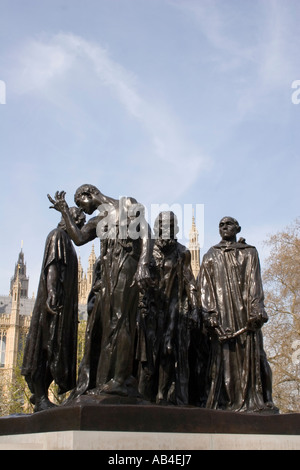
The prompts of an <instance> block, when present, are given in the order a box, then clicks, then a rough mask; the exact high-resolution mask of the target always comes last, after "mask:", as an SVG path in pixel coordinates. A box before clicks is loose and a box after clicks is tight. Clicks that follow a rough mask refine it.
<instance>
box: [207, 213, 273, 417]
mask: <svg viewBox="0 0 300 470" xmlns="http://www.w3.org/2000/svg"><path fill="white" fill-rule="evenodd" d="M240 230H241V227H240V226H239V223H238V222H237V221H236V220H235V219H234V218H232V217H224V218H223V219H222V220H221V221H220V223H219V232H220V235H221V241H220V243H218V244H217V245H215V246H213V247H212V248H210V249H209V251H208V252H207V253H206V254H205V255H204V257H203V260H202V264H201V270H200V276H199V284H198V289H199V295H200V297H201V308H202V314H203V318H204V324H205V327H206V329H207V331H208V334H209V336H210V340H211V341H210V357H209V364H208V377H207V384H206V385H207V393H208V398H207V404H206V407H207V408H213V409H214V408H221V409H225V410H234V411H250V412H262V411H272V412H277V411H278V410H277V408H276V407H275V406H274V404H273V401H272V374H271V369H270V366H269V364H268V361H267V358H266V354H265V351H264V349H263V337H262V331H261V328H262V326H263V324H264V323H265V322H266V321H268V316H267V313H266V311H265V306H264V292H263V286H262V280H261V273H260V263H259V258H258V253H257V250H256V248H255V247H253V246H250V245H247V244H246V243H245V240H244V239H240V240H239V241H237V238H236V237H237V234H238V233H239V232H240Z"/></svg>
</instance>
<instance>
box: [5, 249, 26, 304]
mask: <svg viewBox="0 0 300 470" xmlns="http://www.w3.org/2000/svg"><path fill="white" fill-rule="evenodd" d="M17 276H18V279H19V282H20V284H21V287H20V289H21V290H20V297H21V298H22V299H28V285H29V277H28V276H27V275H26V263H25V262H24V253H23V250H22V247H21V251H20V253H19V257H18V261H17V263H16V265H15V273H14V275H13V277H12V278H11V280H10V295H12V290H13V286H14V284H15V282H16V279H17Z"/></svg>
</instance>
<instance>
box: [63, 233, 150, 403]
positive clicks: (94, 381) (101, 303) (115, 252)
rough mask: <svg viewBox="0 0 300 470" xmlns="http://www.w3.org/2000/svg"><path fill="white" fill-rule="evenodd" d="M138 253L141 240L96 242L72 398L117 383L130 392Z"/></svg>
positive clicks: (136, 300) (136, 297)
mask: <svg viewBox="0 0 300 470" xmlns="http://www.w3.org/2000/svg"><path fill="white" fill-rule="evenodd" d="M140 254H141V239H137V240H131V239H130V238H127V239H119V238H118V237H116V238H108V239H104V240H101V254H100V260H99V263H98V268H99V269H98V274H97V275H96V277H95V280H94V288H93V289H92V292H91V294H90V299H92V303H93V308H92V309H91V311H90V313H89V318H88V323H87V329H86V335H85V350H84V356H83V359H82V361H81V363H80V366H79V371H78V379H77V386H76V388H75V389H74V390H73V392H72V393H71V395H70V399H74V398H76V397H78V396H80V395H83V394H84V393H86V392H87V391H88V390H91V393H93V394H96V395H97V394H101V393H103V392H105V390H104V387H105V386H106V385H107V384H109V383H110V382H111V381H113V380H115V381H118V382H119V384H120V387H121V389H120V390H119V391H121V394H124V395H126V394H130V393H135V392H134V391H133V392H132V388H131V383H130V381H131V378H132V373H133V362H134V341H135V335H136V319H137V307H138V296H139V288H138V286H137V284H136V283H134V284H133V285H132V283H133V278H134V275H135V273H136V270H137V266H138V262H139V258H140Z"/></svg>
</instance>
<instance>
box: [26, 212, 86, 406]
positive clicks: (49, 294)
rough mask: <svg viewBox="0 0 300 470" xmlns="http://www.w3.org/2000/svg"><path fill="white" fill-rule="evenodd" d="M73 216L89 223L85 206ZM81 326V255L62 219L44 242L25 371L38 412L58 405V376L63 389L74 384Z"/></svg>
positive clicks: (75, 220)
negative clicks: (54, 398) (53, 397)
mask: <svg viewBox="0 0 300 470" xmlns="http://www.w3.org/2000/svg"><path fill="white" fill-rule="evenodd" d="M69 217H70V220H72V223H73V224H74V225H75V226H76V227H78V230H80V227H82V226H83V224H84V222H85V215H84V214H83V212H82V210H81V209H79V208H78V207H71V208H70V210H69ZM77 325H78V265H77V255H76V251H75V249H74V247H73V244H72V241H71V239H70V237H69V235H68V233H67V230H66V224H65V222H64V219H62V220H61V222H60V223H59V224H58V226H57V228H56V229H54V230H52V231H51V232H50V233H49V235H48V237H47V240H46V243H45V250H44V258H43V263H42V269H41V275H40V282H39V287H38V293H37V297H36V301H35V305H34V309H33V313H32V319H31V324H30V329H29V333H28V335H27V339H26V345H25V351H24V357H23V365H22V370H21V373H22V375H24V376H25V380H26V382H27V383H28V386H29V389H30V391H31V393H32V396H31V402H32V403H33V404H34V411H42V410H45V409H48V408H51V407H53V406H55V405H54V404H53V403H52V402H50V400H49V398H48V388H49V386H50V384H51V382H52V381H53V380H54V381H55V383H56V384H57V385H58V387H59V389H58V393H59V394H63V393H65V392H68V391H69V390H72V389H73V388H74V387H75V384H76V358H77Z"/></svg>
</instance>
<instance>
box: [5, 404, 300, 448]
mask: <svg viewBox="0 0 300 470" xmlns="http://www.w3.org/2000/svg"><path fill="white" fill-rule="evenodd" d="M23 447H24V448H32V449H103V450H110V449H114V450H116V449H120V450H128V449H135V450H145V449H147V450H149V449H151V450H155V449H157V450H162V449H171V450H175V449H181V450H184V449H190V450H202V449H299V450H300V414H298V413H293V414H276V415H274V414H267V415H262V414H256V413H251V414H248V413H234V412H228V411H216V410H207V409H203V408H197V407H192V406H187V407H175V406H159V405H151V404H148V403H144V402H138V401H137V400H136V399H131V400H126V399H121V398H117V397H114V398H112V397H108V398H105V397H102V398H101V399H100V398H99V397H90V396H82V397H80V398H79V399H77V400H75V401H74V402H72V403H69V404H66V405H62V406H60V407H57V408H53V409H50V410H46V411H42V412H39V413H34V414H28V415H11V416H8V417H4V418H0V449H4V448H7V449H9V448H15V449H17V448H23Z"/></svg>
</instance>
